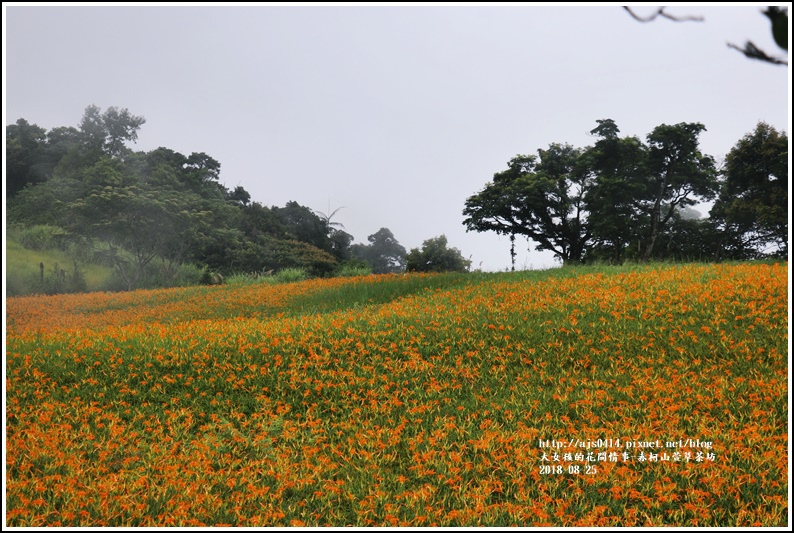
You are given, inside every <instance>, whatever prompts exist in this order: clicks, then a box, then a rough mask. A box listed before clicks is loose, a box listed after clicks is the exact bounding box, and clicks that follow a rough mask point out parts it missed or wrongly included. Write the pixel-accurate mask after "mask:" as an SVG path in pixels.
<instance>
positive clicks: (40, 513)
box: [5, 263, 790, 526]
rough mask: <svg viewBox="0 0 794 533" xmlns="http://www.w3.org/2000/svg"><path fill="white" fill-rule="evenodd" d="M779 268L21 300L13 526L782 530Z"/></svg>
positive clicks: (12, 305)
mask: <svg viewBox="0 0 794 533" xmlns="http://www.w3.org/2000/svg"><path fill="white" fill-rule="evenodd" d="M787 280H788V265H787V264H786V263H783V264H770V263H759V264H756V263H741V264H721V265H657V266H642V267H637V266H635V267H614V268H612V267H599V268H596V267H592V268H589V267H581V268H564V269H558V270H551V271H546V272H521V273H515V274H507V273H503V274H475V273H473V274H467V275H451V274H444V275H406V276H367V277H358V278H335V279H325V280H310V281H305V282H300V283H290V284H282V285H271V284H267V283H257V284H253V283H251V284H238V285H226V286H220V287H193V288H185V289H169V290H160V291H135V292H130V293H118V294H109V293H92V294H81V295H63V296H42V297H25V298H22V297H19V298H8V299H7V300H6V310H7V318H6V328H7V336H6V351H7V354H6V383H5V384H6V392H5V394H6V446H5V458H6V525H8V526H172V525H173V526H208V525H212V526H219V525H232V526H348V525H350V526H660V525H672V526H785V525H786V523H787V520H788V516H789V509H788V480H789V479H790V473H789V471H788V452H787V451H788V444H789V443H788V395H789V391H788V372H789V367H788V358H789V354H788V343H789V339H788V307H787V304H788V281H787Z"/></svg>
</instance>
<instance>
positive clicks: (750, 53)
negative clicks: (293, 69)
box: [728, 41, 788, 65]
mask: <svg viewBox="0 0 794 533" xmlns="http://www.w3.org/2000/svg"><path fill="white" fill-rule="evenodd" d="M728 47H729V48H734V49H736V50H738V51H740V52H741V53H743V54H744V55H745V56H746V57H749V58H750V59H757V60H759V61H765V62H767V63H772V64H773V65H788V61H786V60H783V59H780V58H777V57H772V56H770V55H767V53H766V52H764V51H763V50H761V49H760V48H758V47H757V46H756V45H754V44H753V43H752V42H750V41H747V43H746V44H745V45H744V48H739V47H738V46H736V45H735V44H732V43H728Z"/></svg>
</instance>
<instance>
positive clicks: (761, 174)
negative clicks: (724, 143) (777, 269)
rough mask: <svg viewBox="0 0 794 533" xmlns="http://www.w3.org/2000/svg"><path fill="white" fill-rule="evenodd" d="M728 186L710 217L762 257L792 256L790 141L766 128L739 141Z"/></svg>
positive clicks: (727, 172) (728, 163)
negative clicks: (769, 253)
mask: <svg viewBox="0 0 794 533" xmlns="http://www.w3.org/2000/svg"><path fill="white" fill-rule="evenodd" d="M721 174H722V177H723V179H724V182H723V184H722V189H721V191H720V195H719V198H718V199H717V201H716V202H715V204H714V207H713V208H712V210H711V216H712V218H714V219H715V220H717V221H718V223H719V224H720V225H721V227H722V228H723V231H725V232H732V233H735V234H737V236H738V237H739V238H740V239H741V240H742V241H743V242H744V243H745V245H746V246H748V247H750V248H753V249H755V250H756V253H758V254H759V255H763V254H764V250H765V249H766V248H771V249H772V252H771V254H772V255H776V256H780V257H785V256H787V254H788V180H789V175H788V137H787V136H786V134H785V133H780V132H778V131H777V130H775V128H773V127H771V126H769V125H768V124H766V123H765V122H759V123H758V124H757V125H756V128H755V130H754V131H753V132H751V133H748V134H747V135H745V136H744V137H743V138H742V139H740V140H739V141H738V142H737V143H736V145H735V146H734V147H733V148H732V149H731V151H730V152H729V153H728V155H727V156H726V158H725V166H724V168H723V170H722V172H721Z"/></svg>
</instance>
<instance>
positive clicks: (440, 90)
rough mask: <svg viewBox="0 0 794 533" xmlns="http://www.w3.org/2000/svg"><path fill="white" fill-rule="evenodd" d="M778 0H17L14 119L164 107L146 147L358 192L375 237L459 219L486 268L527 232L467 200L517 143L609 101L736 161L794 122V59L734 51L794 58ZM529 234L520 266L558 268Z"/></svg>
mask: <svg viewBox="0 0 794 533" xmlns="http://www.w3.org/2000/svg"><path fill="white" fill-rule="evenodd" d="M765 5H766V4H746V5H744V6H730V7H711V6H708V7H704V6H693V5H689V6H687V5H683V6H677V7H669V8H668V9H667V12H668V13H671V14H675V15H681V16H684V15H699V16H702V17H704V18H705V21H704V22H673V21H671V20H667V19H664V18H657V19H656V20H655V21H653V22H649V23H645V24H643V23H640V22H637V21H636V20H634V19H632V18H631V17H630V16H629V14H628V13H626V12H625V11H624V10H623V9H622V8H621V7H620V6H619V5H603V6H597V7H589V6H588V7H582V6H573V5H556V6H549V7H539V6H536V5H529V4H525V5H521V4H508V5H487V6H486V5H472V4H468V5H452V6H450V5H435V6H433V5H368V6H353V5H323V6H319V5H306V4H304V5H282V6H277V5H265V4H263V5H257V6H252V5H246V6H229V5H228V4H227V5H223V6H209V5H203V6H202V5H197V6H192V7H182V6H171V7H167V6H158V5H148V6H145V5H144V6H141V5H137V6H119V5H109V6H105V7H93V6H70V7H60V6H46V5H45V6H41V5H39V6H27V5H22V4H18V3H17V4H16V5H15V4H14V3H11V4H8V3H5V4H3V26H4V28H3V40H4V43H3V44H4V46H3V54H4V60H3V68H4V75H3V80H4V93H3V118H4V121H5V124H13V123H14V122H16V120H17V119H19V118H24V119H26V120H27V121H28V122H30V123H35V124H38V125H39V126H41V127H43V128H46V129H48V130H49V129H51V128H53V127H57V126H75V127H77V126H78V124H79V122H80V119H81V117H82V115H83V112H84V110H85V108H86V107H87V106H88V105H90V104H95V105H97V106H99V107H101V108H102V109H103V110H104V109H106V108H107V107H110V106H116V107H119V108H127V109H129V111H130V112H131V113H133V114H135V115H142V116H144V117H145V118H146V124H144V125H143V127H142V128H141V130H140V131H139V140H138V143H137V144H135V145H132V146H131V147H132V148H133V149H135V150H146V151H148V150H152V149H154V148H157V147H158V146H165V147H167V148H171V149H173V150H176V151H178V152H181V153H183V154H185V155H189V154H190V153H191V152H206V153H207V154H208V155H210V156H212V157H213V158H215V159H217V160H218V161H219V162H220V163H221V182H223V183H224V184H225V185H226V186H227V187H229V188H232V189H233V188H234V187H236V186H237V185H242V186H243V187H244V188H245V189H246V190H247V191H248V192H249V193H250V194H251V196H252V199H253V200H254V201H257V202H260V203H262V204H264V205H267V206H273V205H277V206H283V205H284V204H285V203H286V202H288V201H290V200H295V201H297V202H298V203H300V204H301V205H305V206H307V207H310V208H312V209H315V210H319V211H322V212H325V213H327V212H328V211H329V207H330V210H331V211H333V210H334V209H336V208H338V207H340V206H344V207H345V208H344V209H341V210H340V211H339V212H338V213H337V214H336V216H335V217H334V219H333V220H334V221H337V222H341V223H342V224H344V227H345V230H346V231H347V232H348V233H350V234H351V235H353V236H354V238H355V241H354V242H363V243H366V242H367V236H368V235H371V234H373V233H375V232H376V231H378V230H379V229H380V228H381V227H387V228H389V229H390V230H391V231H392V233H393V234H394V236H395V238H396V239H397V240H398V241H399V242H400V243H401V244H402V245H403V246H405V248H406V249H408V250H410V249H411V248H414V247H420V246H421V245H422V242H423V241H424V240H426V239H429V238H432V237H436V236H439V235H441V234H445V235H446V236H447V238H448V240H449V244H450V246H454V247H456V248H458V249H460V250H461V252H462V253H463V255H464V256H465V257H470V258H471V260H472V267H473V268H482V269H483V270H504V269H509V267H510V254H509V240H508V239H507V238H506V237H499V236H497V235H496V234H494V233H466V231H465V228H464V226H463V224H462V221H463V215H462V210H463V207H464V203H465V200H466V198H467V197H469V196H471V195H473V194H475V193H477V192H479V191H480V190H481V189H482V188H483V187H484V186H485V184H486V183H487V182H488V181H490V179H491V178H492V177H493V175H494V173H496V172H500V171H502V170H504V169H505V168H506V163H507V162H508V161H509V160H510V159H511V158H512V157H514V156H515V155H517V154H527V153H535V152H536V151H537V149H539V148H547V147H548V145H549V144H550V143H552V142H560V143H570V144H572V145H574V146H577V147H585V146H588V145H590V144H592V143H593V142H594V139H593V138H592V137H590V136H589V135H588V132H589V131H590V130H591V129H593V128H594V127H595V126H596V122H595V121H596V120H597V119H605V118H611V119H613V120H615V122H616V123H617V125H618V127H619V128H620V134H621V136H626V135H637V136H639V137H640V138H641V139H643V140H645V136H646V135H647V134H648V133H650V132H651V130H652V129H653V128H654V127H656V126H658V125H660V124H676V123H679V122H701V123H703V124H704V125H705V126H706V128H707V131H706V132H705V133H703V134H702V136H701V148H702V150H703V151H704V152H705V153H707V154H710V155H712V156H714V157H716V158H717V159H718V160H719V159H721V158H722V157H724V155H725V154H726V153H727V152H728V151H729V150H730V149H731V147H733V145H734V144H735V143H736V142H737V141H738V140H739V139H740V138H741V137H743V136H744V135H745V134H747V133H749V132H751V131H752V130H753V129H754V128H755V126H756V124H757V122H758V121H765V122H767V123H769V124H770V125H772V126H774V127H775V128H777V129H778V130H785V131H786V132H787V133H790V123H791V112H790V107H789V102H790V80H791V76H790V73H789V70H788V68H787V67H781V66H774V65H771V64H766V63H762V62H759V61H753V60H750V59H747V58H745V57H744V56H742V55H741V54H740V53H739V52H737V51H735V50H732V49H730V48H728V47H727V46H726V44H727V43H728V42H731V43H734V44H736V45H739V46H743V45H744V43H745V41H747V40H752V41H753V42H754V43H755V44H756V45H757V46H759V47H760V48H761V49H763V50H765V51H767V52H768V53H771V54H774V55H779V54H780V52H781V51H780V50H779V49H778V48H777V47H776V45H775V44H774V41H773V40H772V37H771V34H770V25H769V21H768V20H767V19H766V17H764V16H763V15H762V14H761V13H760V10H761V9H762V8H763V7H764V6H765ZM788 5H790V4H788ZM654 10H655V6H647V7H637V8H636V9H635V11H636V12H637V13H638V14H643V15H644V14H650V13H652V12H653V11H654ZM705 214H706V213H704V215H705ZM527 248H528V247H527V244H526V241H524V240H517V251H518V252H519V255H518V258H517V263H516V266H517V268H548V267H551V266H555V265H556V263H555V262H554V260H553V258H552V255H551V254H550V253H548V252H544V253H541V252H536V251H534V245H533V246H532V248H533V249H532V250H531V251H530V250H528V249H527Z"/></svg>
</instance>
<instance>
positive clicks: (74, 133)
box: [6, 106, 405, 289]
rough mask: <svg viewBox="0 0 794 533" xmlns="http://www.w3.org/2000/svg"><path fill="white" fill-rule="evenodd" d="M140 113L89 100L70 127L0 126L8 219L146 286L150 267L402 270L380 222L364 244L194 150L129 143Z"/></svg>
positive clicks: (157, 273) (162, 276) (172, 273)
mask: <svg viewBox="0 0 794 533" xmlns="http://www.w3.org/2000/svg"><path fill="white" fill-rule="evenodd" d="M144 123H145V120H144V119H143V117H137V116H134V115H132V114H130V113H129V111H127V110H126V109H124V110H119V109H117V108H115V107H111V108H108V109H107V110H106V111H105V112H104V113H103V112H101V110H100V109H99V108H97V107H96V106H89V107H88V108H87V109H86V111H85V115H84V117H83V119H82V121H81V123H80V125H79V128H54V129H53V130H51V131H49V132H47V131H46V130H44V129H43V128H40V127H38V126H36V125H31V124H29V123H28V122H27V121H26V120H24V119H19V120H18V121H17V123H16V124H14V125H11V126H9V127H8V128H7V132H6V149H7V152H8V160H7V164H6V171H7V174H8V178H7V183H8V189H7V198H6V201H7V205H8V223H9V224H10V225H12V226H14V227H15V228H18V229H20V231H21V232H22V233H25V234H26V233H28V230H29V228H33V227H39V228H48V229H47V231H48V232H49V233H52V234H57V235H58V242H57V243H56V242H55V241H54V240H50V241H49V243H48V244H49V245H51V246H52V247H60V248H69V249H70V251H72V252H74V251H76V246H74V244H75V243H79V248H80V253H79V255H81V256H82V259H89V260H92V261H94V262H97V263H100V264H107V265H110V266H112V267H113V268H114V271H115V272H116V275H117V276H118V277H119V280H120V285H121V286H122V287H123V288H125V289H133V288H137V287H141V286H146V285H151V278H152V277H153V275H154V277H156V278H157V280H158V282H159V284H165V285H169V284H177V280H176V278H177V277H178V276H180V275H182V272H183V271H184V269H183V267H184V266H185V265H198V266H199V267H200V268H203V269H204V270H205V271H207V272H215V273H219V274H223V275H230V274H238V273H262V272H269V271H272V270H281V269H289V268H297V269H303V270H305V271H306V272H307V273H308V274H309V275H313V276H327V275H331V274H333V273H336V272H339V271H343V270H344V269H345V268H348V269H349V268H350V265H351V264H352V266H353V268H362V267H363V268H369V269H370V270H371V271H374V272H391V271H401V270H403V269H404V268H405V259H404V257H405V249H404V248H402V247H401V246H400V245H399V243H397V241H396V239H394V236H393V235H392V234H391V232H390V231H389V230H388V229H386V228H383V229H381V231H380V232H378V233H377V234H375V236H374V237H371V239H370V244H369V245H352V242H353V236H352V235H350V234H348V233H346V232H345V231H342V230H341V229H339V228H338V227H337V226H338V225H339V224H337V223H335V222H331V220H330V215H328V216H320V215H319V214H318V213H316V212H314V211H312V210H311V209H309V208H308V207H305V206H302V205H300V204H299V203H298V202H294V201H291V202H287V204H286V205H285V206H284V207H276V206H273V207H267V206H265V205H262V204H260V203H258V202H252V201H251V195H250V194H249V193H248V192H247V191H246V190H245V189H244V188H242V187H239V186H238V187H236V188H235V189H234V190H230V189H228V188H227V187H225V186H224V185H223V184H221V182H220V181H219V179H220V169H221V165H220V163H219V162H218V161H216V160H215V159H213V158H212V157H210V156H209V155H207V154H205V153H192V154H190V155H187V156H186V155H184V154H181V153H178V152H175V151H173V150H171V149H168V148H164V147H160V148H157V149H156V150H152V151H149V152H134V151H132V150H131V149H130V148H129V147H128V146H127V144H128V143H131V142H135V141H136V139H137V134H138V130H139V129H140V127H141V126H142V125H143V124H144ZM384 232H385V233H384ZM386 233H387V234H388V239H387V241H388V242H385V243H384V236H385V235H386ZM64 243H71V244H72V245H71V246H69V245H68V244H64ZM153 273H154V274H153ZM144 278H146V280H144Z"/></svg>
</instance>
